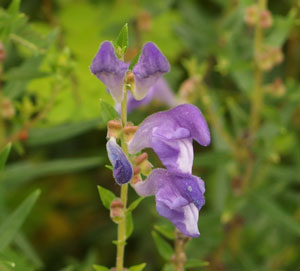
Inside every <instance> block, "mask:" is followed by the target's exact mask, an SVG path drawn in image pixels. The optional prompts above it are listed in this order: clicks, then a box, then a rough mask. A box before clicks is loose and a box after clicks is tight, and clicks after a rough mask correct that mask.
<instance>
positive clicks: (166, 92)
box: [116, 77, 178, 113]
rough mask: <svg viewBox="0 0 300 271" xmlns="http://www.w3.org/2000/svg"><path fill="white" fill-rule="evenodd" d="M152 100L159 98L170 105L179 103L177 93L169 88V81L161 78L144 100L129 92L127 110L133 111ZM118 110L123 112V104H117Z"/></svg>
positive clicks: (158, 99)
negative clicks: (137, 98)
mask: <svg viewBox="0 0 300 271" xmlns="http://www.w3.org/2000/svg"><path fill="white" fill-rule="evenodd" d="M152 100H157V101H159V102H161V103H163V104H166V105H167V106H169V107H174V106H176V105H177V104H178V103H177V101H176V98H175V95H174V93H173V92H172V90H171V89H170V88H169V86H168V83H167V82H166V80H165V79H164V78H162V77H161V78H159V79H158V80H157V82H156V83H155V84H154V85H153V86H152V87H151V88H150V89H149V91H148V93H147V95H146V97H145V98H143V99H142V100H136V99H135V98H134V97H133V95H132V94H131V92H128V94H127V112H128V113H129V112H131V111H133V110H134V109H136V108H139V107H143V106H146V105H148V104H149V103H151V101H152ZM116 109H117V111H118V112H119V113H120V112H121V104H120V103H119V104H117V105H116Z"/></svg>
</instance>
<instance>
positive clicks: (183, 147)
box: [129, 104, 210, 172]
mask: <svg viewBox="0 0 300 271" xmlns="http://www.w3.org/2000/svg"><path fill="white" fill-rule="evenodd" d="M183 139H186V140H183ZM191 139H195V140H196V141H197V142H198V143H199V144H201V145H204V146H207V145H208V144H209V143H210V132H209V129H208V126H207V123H206V121H205V119H204V117H203V116H202V114H201V112H200V110H199V109H198V108H197V107H196V106H194V105H191V104H183V105H179V106H176V107H175V108H173V109H171V110H168V111H164V112H158V113H155V114H153V115H151V116H149V117H148V118H146V119H145V120H144V121H143V122H142V124H141V125H140V126H139V129H138V131H137V133H136V134H135V136H134V138H133V139H132V140H131V142H130V143H129V152H130V153H137V152H139V151H140V150H142V149H145V148H153V149H154V151H155V152H156V153H157V154H158V156H159V158H160V159H161V160H162V162H163V163H164V164H165V166H167V165H169V164H170V163H169V162H168V161H166V160H165V158H166V157H165V156H169V154H170V156H171V155H172V156H174V157H173V158H172V157H170V159H172V160H176V161H177V162H178V163H179V164H181V163H182V162H184V160H185V159H187V158H188V160H187V161H190V162H189V163H188V164H186V165H183V167H184V172H191V171H190V170H189V169H191V166H192V159H193V152H192V145H191V144H192V143H191ZM163 144H165V149H166V150H167V149H168V150H169V152H166V153H165V154H164V151H160V150H161V148H163ZM168 153H169V154H168ZM174 166H175V164H174Z"/></svg>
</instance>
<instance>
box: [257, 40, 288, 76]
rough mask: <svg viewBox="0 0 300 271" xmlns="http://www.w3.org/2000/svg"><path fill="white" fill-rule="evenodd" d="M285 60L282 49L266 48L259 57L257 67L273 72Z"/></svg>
mask: <svg viewBox="0 0 300 271" xmlns="http://www.w3.org/2000/svg"><path fill="white" fill-rule="evenodd" d="M282 60H283V54H282V51H281V49H280V48H274V47H269V46H266V47H265V48H263V50H262V52H260V53H259V54H258V55H257V57H256V61H257V65H258V66H259V67H260V68H261V69H262V70H264V71H269V70H271V69H272V68H273V67H274V66H275V65H278V64H280V63H281V62H282Z"/></svg>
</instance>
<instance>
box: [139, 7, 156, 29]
mask: <svg viewBox="0 0 300 271" xmlns="http://www.w3.org/2000/svg"><path fill="white" fill-rule="evenodd" d="M151 26H152V18H151V15H150V14H149V13H148V12H147V11H142V12H140V14H139V15H138V18H137V27H138V29H139V31H140V32H145V31H149V30H150V29H151Z"/></svg>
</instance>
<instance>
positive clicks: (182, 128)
mask: <svg viewBox="0 0 300 271" xmlns="http://www.w3.org/2000/svg"><path fill="white" fill-rule="evenodd" d="M193 139H194V140H196V141H197V142H198V143H199V144H201V145H203V146H207V145H209V144H210V133H209V129H208V126H207V123H206V121H205V119H204V117H203V116H202V114H201V112H200V110H199V109H198V108H197V107H196V106H194V105H191V104H183V105H179V106H177V107H175V108H173V109H171V110H168V111H164V112H159V113H156V114H153V115H151V116H149V117H148V118H146V119H145V120H144V121H143V122H142V124H141V125H140V127H139V129H138V131H137V133H136V134H135V136H134V137H133V139H132V140H131V142H130V143H129V152H130V153H132V154H134V153H137V152H139V151H141V150H142V149H145V148H153V150H154V151H155V152H156V154H157V155H158V157H159V158H160V160H161V161H162V163H163V164H164V165H165V166H166V168H167V169H155V170H153V171H152V172H151V174H150V175H149V176H148V178H147V179H146V180H145V181H140V182H137V183H135V184H133V187H134V188H135V190H136V191H137V193H138V194H139V195H141V196H150V195H155V200H156V209H157V211H158V213H159V214H160V215H162V216H164V217H166V218H168V219H169V220H170V221H171V222H172V223H173V224H174V225H175V226H176V227H177V228H178V229H179V230H180V231H181V232H182V233H183V234H185V235H188V236H191V237H198V236H199V230H198V215H199V210H200V209H201V207H202V206H203V204H204V202H205V200H204V196H203V195H204V192H205V188H204V182H203V181H202V180H201V179H200V178H198V177H196V176H193V175H192V174H191V173H192V166H193V158H194V151H193V144H192V141H193Z"/></svg>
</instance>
